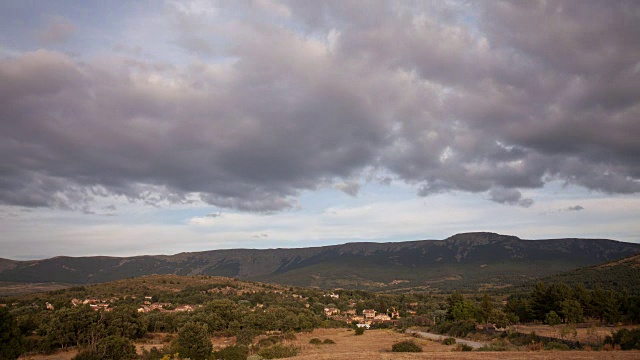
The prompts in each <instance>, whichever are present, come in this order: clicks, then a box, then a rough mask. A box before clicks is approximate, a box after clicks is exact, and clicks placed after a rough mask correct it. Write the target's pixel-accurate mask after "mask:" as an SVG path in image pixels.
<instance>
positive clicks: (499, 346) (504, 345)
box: [478, 340, 510, 351]
mask: <svg viewBox="0 0 640 360" xmlns="http://www.w3.org/2000/svg"><path fill="white" fill-rule="evenodd" d="M508 350H510V345H509V342H507V341H505V340H500V341H496V342H494V343H491V344H488V345H485V346H483V347H481V348H479V349H478V351H508Z"/></svg>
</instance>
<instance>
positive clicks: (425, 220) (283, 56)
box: [0, 0, 640, 260]
mask: <svg viewBox="0 0 640 360" xmlns="http://www.w3.org/2000/svg"><path fill="white" fill-rule="evenodd" d="M0 129H1V131H0V229H1V233H2V234H1V235H0V257H2V258H10V259H17V260H26V259H40V258H47V257H52V256H58V255H68V256H88V255H111V256H132V255H139V254H174V253H179V252H187V251H201V250H213V249H223V248H274V247H307V246H321V245H329V244H339V243H345V242H355V241H376V242H380V241H406V240H418V239H444V238H446V237H448V236H451V235H453V234H456V233H460V232H468V231H491V232H498V233H503V234H509V235H515V236H519V237H521V238H524V239H542V238H559V237H589V238H610V239H616V240H621V241H629V242H640V3H639V2H637V1H623V0H620V1H609V0H602V1H588V0H584V1H552V0H548V1H542V0H540V1H535V0H531V1H513V2H511V1H456V0H447V1H411V2H409V1H404V2H403V1H367V2H363V1H350V0H339V1H323V2H320V1H276V0H255V1H238V0H233V1H223V0H220V1H206V0H193V1H156V0H143V1H92V0H86V1H80V2H79V1H64V0H50V1H37V0H15V1H12V0H4V1H0Z"/></svg>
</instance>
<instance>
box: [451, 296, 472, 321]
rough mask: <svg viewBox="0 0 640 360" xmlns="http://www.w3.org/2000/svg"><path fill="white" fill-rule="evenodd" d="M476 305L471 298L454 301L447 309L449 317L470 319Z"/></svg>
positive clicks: (456, 319)
mask: <svg viewBox="0 0 640 360" xmlns="http://www.w3.org/2000/svg"><path fill="white" fill-rule="evenodd" d="M475 314H476V307H475V305H474V304H473V302H472V301H471V300H464V301H463V302H459V303H456V305H454V306H453V307H452V308H450V309H449V317H450V319H452V320H455V321H458V320H471V319H474V318H475Z"/></svg>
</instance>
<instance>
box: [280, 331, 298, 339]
mask: <svg viewBox="0 0 640 360" xmlns="http://www.w3.org/2000/svg"><path fill="white" fill-rule="evenodd" d="M282 338H283V339H285V340H288V341H293V340H296V339H298V338H297V337H296V335H295V334H294V333H286V334H284V335H282Z"/></svg>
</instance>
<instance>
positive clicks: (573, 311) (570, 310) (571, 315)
mask: <svg viewBox="0 0 640 360" xmlns="http://www.w3.org/2000/svg"><path fill="white" fill-rule="evenodd" d="M560 307H561V310H560V312H561V314H562V317H563V318H564V319H565V321H566V322H568V323H577V322H581V321H582V320H583V315H582V306H581V305H580V303H579V302H578V301H577V300H571V299H566V300H564V301H563V302H562V303H561V304H560Z"/></svg>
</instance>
